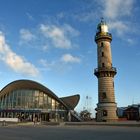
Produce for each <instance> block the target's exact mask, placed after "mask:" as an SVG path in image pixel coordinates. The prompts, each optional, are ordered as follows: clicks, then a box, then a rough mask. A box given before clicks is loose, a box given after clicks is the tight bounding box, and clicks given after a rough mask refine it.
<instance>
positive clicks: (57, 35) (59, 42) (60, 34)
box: [40, 24, 79, 49]
mask: <svg viewBox="0 0 140 140" xmlns="http://www.w3.org/2000/svg"><path fill="white" fill-rule="evenodd" d="M40 31H41V33H42V34H43V35H44V36H45V37H46V38H47V39H48V40H49V41H50V42H51V43H52V44H53V45H54V47H56V48H61V49H69V48H72V46H73V45H74V44H73V43H72V37H73V36H77V35H79V32H78V31H77V30H75V29H74V28H72V27H71V26H70V25H68V24H64V26H61V27H60V26H57V25H54V24H41V25H40Z"/></svg>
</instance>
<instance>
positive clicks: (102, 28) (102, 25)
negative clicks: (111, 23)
mask: <svg viewBox="0 0 140 140" xmlns="http://www.w3.org/2000/svg"><path fill="white" fill-rule="evenodd" d="M100 32H103V33H107V32H108V26H107V24H106V22H105V21H104V20H103V18H102V19H101V22H100V23H99V24H98V26H97V33H100Z"/></svg>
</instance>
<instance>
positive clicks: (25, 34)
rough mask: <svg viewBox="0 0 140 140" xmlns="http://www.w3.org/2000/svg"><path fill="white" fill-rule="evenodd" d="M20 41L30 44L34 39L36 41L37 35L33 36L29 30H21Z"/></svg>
mask: <svg viewBox="0 0 140 140" xmlns="http://www.w3.org/2000/svg"><path fill="white" fill-rule="evenodd" d="M19 32H20V39H21V42H22V43H23V42H30V41H32V40H33V39H35V35H33V34H32V33H31V32H30V31H29V30H27V29H20V31H19Z"/></svg>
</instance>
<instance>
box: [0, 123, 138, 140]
mask: <svg viewBox="0 0 140 140" xmlns="http://www.w3.org/2000/svg"><path fill="white" fill-rule="evenodd" d="M0 140H140V127H122V126H121V127H119V126H95V125H94V126H40V125H37V126H6V127H2V126H0Z"/></svg>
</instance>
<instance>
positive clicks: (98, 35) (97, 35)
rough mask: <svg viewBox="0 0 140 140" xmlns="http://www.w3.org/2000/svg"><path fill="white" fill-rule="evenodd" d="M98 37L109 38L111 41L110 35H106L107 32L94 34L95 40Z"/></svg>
mask: <svg viewBox="0 0 140 140" xmlns="http://www.w3.org/2000/svg"><path fill="white" fill-rule="evenodd" d="M100 37H109V38H111V39H112V35H111V33H108V32H98V33H96V36H95V40H96V39H98V38H100Z"/></svg>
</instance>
